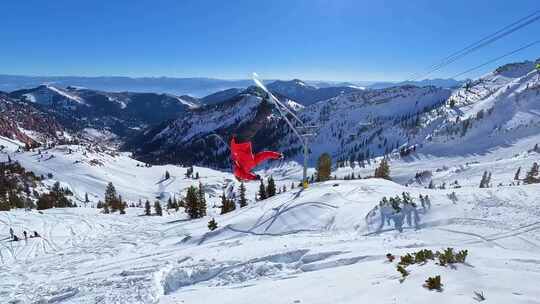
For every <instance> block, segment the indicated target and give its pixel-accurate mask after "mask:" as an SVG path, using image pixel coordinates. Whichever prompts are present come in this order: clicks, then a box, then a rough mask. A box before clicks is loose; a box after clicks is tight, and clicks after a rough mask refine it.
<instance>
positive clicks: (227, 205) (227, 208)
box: [221, 192, 236, 214]
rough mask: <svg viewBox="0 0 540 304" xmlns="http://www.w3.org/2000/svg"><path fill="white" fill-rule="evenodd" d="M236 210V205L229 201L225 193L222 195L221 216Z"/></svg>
mask: <svg viewBox="0 0 540 304" xmlns="http://www.w3.org/2000/svg"><path fill="white" fill-rule="evenodd" d="M235 209H236V204H235V203H234V201H232V200H230V199H228V198H227V197H226V196H225V192H223V194H222V195H221V214H225V213H229V212H231V211H234V210H235Z"/></svg>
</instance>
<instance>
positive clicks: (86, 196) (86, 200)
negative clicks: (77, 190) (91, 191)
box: [84, 192, 90, 207]
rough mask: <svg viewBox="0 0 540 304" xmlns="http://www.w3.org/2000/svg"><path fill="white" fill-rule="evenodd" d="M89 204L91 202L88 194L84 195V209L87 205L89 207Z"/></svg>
mask: <svg viewBox="0 0 540 304" xmlns="http://www.w3.org/2000/svg"><path fill="white" fill-rule="evenodd" d="M89 202H90V200H89V199H88V192H86V193H85V194H84V207H86V205H88V203H89Z"/></svg>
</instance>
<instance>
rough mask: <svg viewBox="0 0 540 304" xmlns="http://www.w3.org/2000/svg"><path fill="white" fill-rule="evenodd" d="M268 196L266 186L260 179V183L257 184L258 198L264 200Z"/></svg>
mask: <svg viewBox="0 0 540 304" xmlns="http://www.w3.org/2000/svg"><path fill="white" fill-rule="evenodd" d="M267 197H268V196H267V195H266V187H265V186H264V182H263V180H262V179H261V184H260V185H259V200H264V199H266V198H267Z"/></svg>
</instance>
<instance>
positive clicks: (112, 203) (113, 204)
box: [105, 182, 121, 212]
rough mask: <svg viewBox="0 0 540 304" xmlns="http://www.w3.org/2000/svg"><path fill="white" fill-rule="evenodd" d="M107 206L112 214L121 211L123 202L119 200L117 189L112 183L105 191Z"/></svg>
mask: <svg viewBox="0 0 540 304" xmlns="http://www.w3.org/2000/svg"><path fill="white" fill-rule="evenodd" d="M105 205H108V206H109V207H110V208H111V211H112V212H115V211H116V210H119V209H120V205H121V202H120V201H119V200H118V195H117V193H116V188H114V185H113V183H111V182H109V184H108V185H107V188H106V189H105Z"/></svg>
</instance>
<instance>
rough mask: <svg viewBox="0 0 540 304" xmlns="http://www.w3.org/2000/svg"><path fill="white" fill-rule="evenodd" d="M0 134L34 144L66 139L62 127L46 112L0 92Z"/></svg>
mask: <svg viewBox="0 0 540 304" xmlns="http://www.w3.org/2000/svg"><path fill="white" fill-rule="evenodd" d="M0 136H3V137H5V138H8V139H11V140H14V141H17V142H20V143H23V144H25V145H26V146H36V145H38V144H39V143H43V142H47V141H63V140H65V139H66V134H65V129H64V127H63V126H62V125H61V124H60V123H59V122H58V121H57V120H56V119H55V118H54V117H53V116H51V115H49V114H48V113H47V112H44V111H42V110H40V109H38V108H36V107H34V106H33V105H31V104H28V103H20V102H15V101H13V100H12V99H11V98H9V96H8V95H7V94H5V93H4V94H2V93H0Z"/></svg>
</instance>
